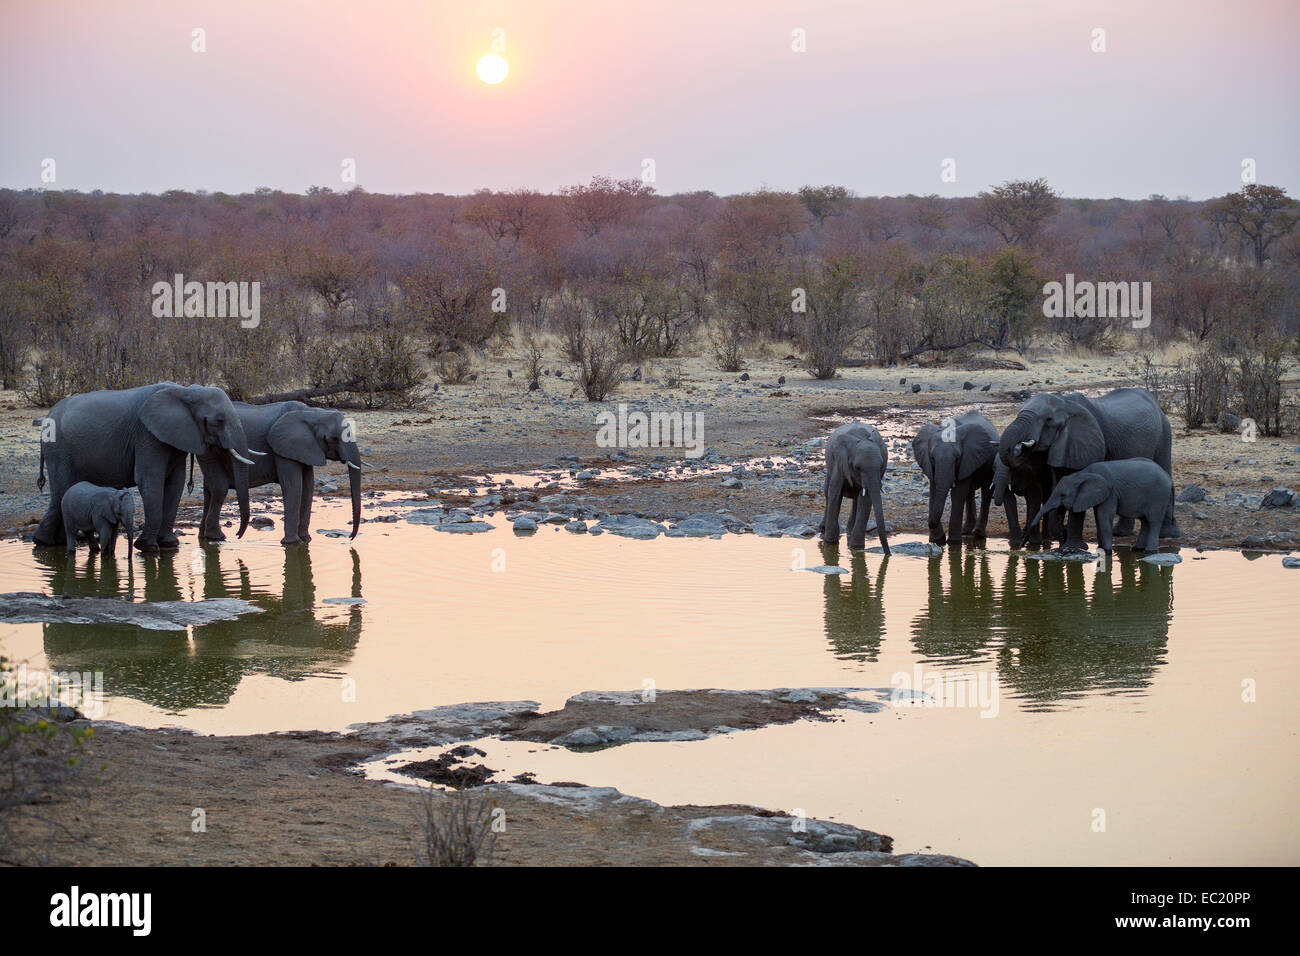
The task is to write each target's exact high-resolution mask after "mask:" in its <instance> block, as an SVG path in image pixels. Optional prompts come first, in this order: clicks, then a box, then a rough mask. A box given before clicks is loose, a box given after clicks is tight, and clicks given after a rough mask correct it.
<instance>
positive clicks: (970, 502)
mask: <svg viewBox="0 0 1300 956" xmlns="http://www.w3.org/2000/svg"><path fill="white" fill-rule="evenodd" d="M965 509H966V510H965V511H964V512H963V516H962V522H961V533H962V535H963V536H965V535H969V534H974V533H975V521H976V513H975V485H974V484H972V485H971V486H970V491H968V492H966V504H965Z"/></svg>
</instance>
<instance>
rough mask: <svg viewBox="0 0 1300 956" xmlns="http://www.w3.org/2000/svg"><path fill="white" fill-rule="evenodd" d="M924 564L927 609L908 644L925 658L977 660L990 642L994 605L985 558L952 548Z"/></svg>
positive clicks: (991, 583) (920, 617) (978, 553)
mask: <svg viewBox="0 0 1300 956" xmlns="http://www.w3.org/2000/svg"><path fill="white" fill-rule="evenodd" d="M945 563H946V566H947V569H948V579H947V582H946V583H945V581H944V577H943V570H944V566H945ZM927 564H928V565H929V567H928V569H927V575H928V589H927V594H926V609H925V610H924V611H922V612H921V613H920V614H918V615H917V617H916V619H915V620H914V621H913V622H912V642H913V643H914V644H915V645H916V649H917V651H918V652H919V653H920V654H921V656H922V657H925V658H928V659H932V660H939V661H951V662H953V663H961V662H969V661H973V660H976V659H978V658H979V657H980V656H981V651H982V650H983V649H984V647H985V646H986V645H987V644H988V643H989V640H990V638H991V637H992V633H991V628H992V624H993V619H994V613H995V612H994V607H995V604H996V600H997V597H996V594H995V590H994V587H993V576H992V574H991V572H990V570H989V556H988V554H987V553H985V552H982V551H981V552H972V551H958V550H956V549H951V548H950V549H949V550H947V551H945V552H944V554H943V555H941V556H940V557H937V558H931V559H930V560H929V561H928V562H927Z"/></svg>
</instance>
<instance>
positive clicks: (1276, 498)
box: [1260, 488, 1291, 508]
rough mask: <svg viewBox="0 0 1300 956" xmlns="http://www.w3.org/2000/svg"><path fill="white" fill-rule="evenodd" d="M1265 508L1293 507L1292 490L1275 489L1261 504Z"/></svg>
mask: <svg viewBox="0 0 1300 956" xmlns="http://www.w3.org/2000/svg"><path fill="white" fill-rule="evenodd" d="M1260 506H1261V507H1264V508H1289V507H1291V489H1290V488H1274V489H1273V490H1272V491H1270V492H1269V493H1268V494H1266V495H1265V496H1264V497H1263V499H1262V500H1261V502H1260Z"/></svg>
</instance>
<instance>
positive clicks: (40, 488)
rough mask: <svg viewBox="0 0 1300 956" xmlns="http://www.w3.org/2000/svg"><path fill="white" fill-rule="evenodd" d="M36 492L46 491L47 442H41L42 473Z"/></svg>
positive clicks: (37, 482)
mask: <svg viewBox="0 0 1300 956" xmlns="http://www.w3.org/2000/svg"><path fill="white" fill-rule="evenodd" d="M36 490H37V491H44V490H45V442H41V473H40V475H39V477H37V479H36Z"/></svg>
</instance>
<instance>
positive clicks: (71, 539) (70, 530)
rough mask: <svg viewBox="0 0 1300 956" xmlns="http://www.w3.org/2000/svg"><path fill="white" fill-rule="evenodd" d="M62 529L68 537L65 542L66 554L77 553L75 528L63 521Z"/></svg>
mask: <svg viewBox="0 0 1300 956" xmlns="http://www.w3.org/2000/svg"><path fill="white" fill-rule="evenodd" d="M63 530H64V531H65V532H66V534H67V538H68V542H67V543H68V554H76V553H77V529H76V528H74V527H73V526H72V525H71V524H68V523H67V522H64V525H63Z"/></svg>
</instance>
